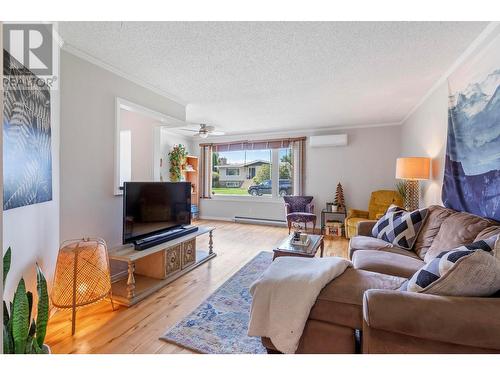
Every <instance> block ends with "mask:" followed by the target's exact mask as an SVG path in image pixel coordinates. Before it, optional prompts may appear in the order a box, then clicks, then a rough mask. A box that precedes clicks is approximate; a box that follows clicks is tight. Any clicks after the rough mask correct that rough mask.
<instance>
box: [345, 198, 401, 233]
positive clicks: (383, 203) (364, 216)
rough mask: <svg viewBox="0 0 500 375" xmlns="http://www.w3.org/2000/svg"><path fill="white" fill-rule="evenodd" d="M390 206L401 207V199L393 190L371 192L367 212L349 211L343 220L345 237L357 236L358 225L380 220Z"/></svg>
mask: <svg viewBox="0 0 500 375" xmlns="http://www.w3.org/2000/svg"><path fill="white" fill-rule="evenodd" d="M391 204H395V205H397V206H402V205H403V199H402V198H401V196H400V195H399V193H398V192H397V191H395V190H377V191H374V192H372V194H371V197H370V203H369V204H368V211H363V210H357V209H350V210H349V211H348V212H347V217H346V219H345V228H346V237H347V238H352V237H354V236H356V235H357V234H358V224H359V223H360V222H363V221H376V220H378V219H380V218H381V217H382V216H383V215H384V213H385V211H387V208H389V206H390V205H391Z"/></svg>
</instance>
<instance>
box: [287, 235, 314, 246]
mask: <svg viewBox="0 0 500 375" xmlns="http://www.w3.org/2000/svg"><path fill="white" fill-rule="evenodd" d="M310 243H311V239H310V238H309V237H307V239H306V242H302V241H300V240H299V241H295V240H294V239H293V237H292V238H291V239H290V245H294V246H304V247H306V246H309V244H310Z"/></svg>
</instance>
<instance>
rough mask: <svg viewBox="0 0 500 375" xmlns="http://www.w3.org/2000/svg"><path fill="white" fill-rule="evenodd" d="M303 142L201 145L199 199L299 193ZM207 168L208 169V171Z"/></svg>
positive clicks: (270, 196) (269, 196) (274, 196)
mask: <svg viewBox="0 0 500 375" xmlns="http://www.w3.org/2000/svg"><path fill="white" fill-rule="evenodd" d="M304 145H305V138H295V139H278V140H266V141H251V142H249V141H240V142H232V143H220V144H202V145H200V147H201V154H202V155H203V160H205V164H206V165H207V167H208V168H207V169H206V170H205V172H203V173H202V182H203V186H205V188H204V189H203V193H202V196H203V197H205V198H208V197H210V196H212V197H216V196H241V197H248V198H252V197H256V198H257V197H260V198H261V199H262V198H266V197H267V198H275V199H278V198H279V197H282V196H286V195H294V194H301V193H302V185H303V181H304V179H303V176H302V175H303V173H302V169H303V165H304V159H303V158H304V153H303V150H304ZM209 166H211V167H209Z"/></svg>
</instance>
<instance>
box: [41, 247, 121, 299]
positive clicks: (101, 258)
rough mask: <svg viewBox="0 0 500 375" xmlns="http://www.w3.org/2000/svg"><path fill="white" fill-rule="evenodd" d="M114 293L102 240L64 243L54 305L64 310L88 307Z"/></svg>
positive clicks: (57, 268)
mask: <svg viewBox="0 0 500 375" xmlns="http://www.w3.org/2000/svg"><path fill="white" fill-rule="evenodd" d="M110 292H111V278H110V272H109V261H108V254H107V250H106V243H105V242H104V241H103V240H101V239H96V240H90V239H87V240H72V241H67V242H64V243H63V244H62V245H61V248H60V249H59V255H58V256H57V265H56V272H55V274H54V284H53V287H52V293H51V299H52V304H53V305H54V306H55V307H57V308H60V309H66V308H75V307H80V306H85V305H89V304H91V303H94V302H97V301H99V300H101V299H103V298H105V297H107V296H108V295H110Z"/></svg>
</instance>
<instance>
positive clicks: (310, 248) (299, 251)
mask: <svg viewBox="0 0 500 375" xmlns="http://www.w3.org/2000/svg"><path fill="white" fill-rule="evenodd" d="M308 237H309V238H310V242H309V245H307V246H300V245H293V244H292V243H291V240H292V238H293V234H292V235H290V236H288V237H287V238H286V239H285V240H284V241H283V242H282V243H281V244H280V245H279V246H278V247H277V248H276V249H274V250H273V252H274V257H273V260H274V259H276V258H278V257H283V256H292V257H306V258H313V257H315V256H316V253H317V252H318V249H321V252H320V256H321V257H323V251H324V248H325V243H324V241H323V236H321V235H317V234H308Z"/></svg>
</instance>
